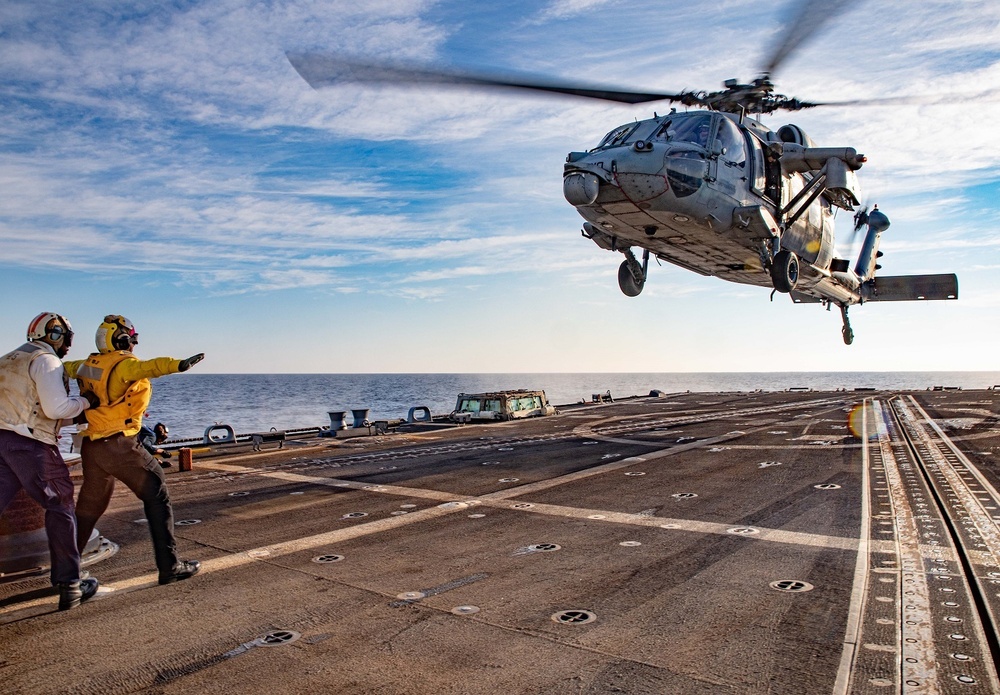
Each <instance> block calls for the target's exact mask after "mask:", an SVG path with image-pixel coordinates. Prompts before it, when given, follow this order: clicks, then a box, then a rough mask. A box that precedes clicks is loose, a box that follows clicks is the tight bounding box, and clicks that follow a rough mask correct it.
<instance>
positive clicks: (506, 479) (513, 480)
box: [498, 478, 520, 483]
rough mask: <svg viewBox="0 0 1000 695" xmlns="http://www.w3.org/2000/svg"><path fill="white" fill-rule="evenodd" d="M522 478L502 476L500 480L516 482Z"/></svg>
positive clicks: (502, 481)
mask: <svg viewBox="0 0 1000 695" xmlns="http://www.w3.org/2000/svg"><path fill="white" fill-rule="evenodd" d="M518 480H520V478H500V480H499V481H498V482H501V483H516V482H517V481H518Z"/></svg>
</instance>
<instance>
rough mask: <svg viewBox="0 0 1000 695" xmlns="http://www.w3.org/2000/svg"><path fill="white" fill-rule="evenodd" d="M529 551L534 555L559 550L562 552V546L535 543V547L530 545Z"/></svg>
mask: <svg viewBox="0 0 1000 695" xmlns="http://www.w3.org/2000/svg"><path fill="white" fill-rule="evenodd" d="M528 550H530V551H532V552H534V553H553V552H555V551H557V550H562V546H561V545H557V544H556V543H535V544H534V545H529V546H528Z"/></svg>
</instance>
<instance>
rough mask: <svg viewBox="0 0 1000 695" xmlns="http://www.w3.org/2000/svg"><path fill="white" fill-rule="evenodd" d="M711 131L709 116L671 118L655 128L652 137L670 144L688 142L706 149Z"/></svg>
mask: <svg viewBox="0 0 1000 695" xmlns="http://www.w3.org/2000/svg"><path fill="white" fill-rule="evenodd" d="M711 131H712V116H711V114H698V115H695V116H676V115H675V116H671V117H669V118H667V119H666V120H665V121H664V122H663V124H662V125H661V126H660V127H659V128H657V130H656V134H655V135H654V137H655V138H656V139H657V140H669V141H671V142H690V143H693V144H695V145H701V146H702V147H708V136H709V134H710V133H711Z"/></svg>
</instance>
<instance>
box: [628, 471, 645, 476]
mask: <svg viewBox="0 0 1000 695" xmlns="http://www.w3.org/2000/svg"><path fill="white" fill-rule="evenodd" d="M625 475H646V474H645V473H644V472H642V471H628V472H627V473H626V474H625Z"/></svg>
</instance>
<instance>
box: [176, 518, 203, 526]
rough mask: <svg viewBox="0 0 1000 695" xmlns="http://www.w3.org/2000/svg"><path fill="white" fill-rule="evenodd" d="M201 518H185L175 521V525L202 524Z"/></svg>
mask: <svg viewBox="0 0 1000 695" xmlns="http://www.w3.org/2000/svg"><path fill="white" fill-rule="evenodd" d="M200 523H201V519H183V520H181V521H177V522H175V523H174V526H194V525H195V524H200Z"/></svg>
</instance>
